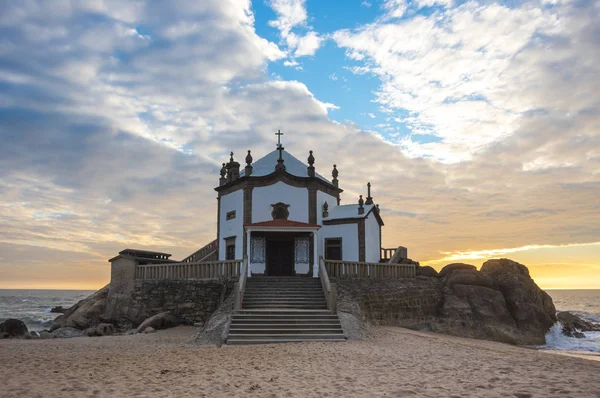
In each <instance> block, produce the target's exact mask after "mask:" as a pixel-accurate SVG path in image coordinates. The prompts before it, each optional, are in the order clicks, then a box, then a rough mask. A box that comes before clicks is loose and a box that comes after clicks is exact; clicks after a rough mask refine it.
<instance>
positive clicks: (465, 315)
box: [433, 271, 520, 344]
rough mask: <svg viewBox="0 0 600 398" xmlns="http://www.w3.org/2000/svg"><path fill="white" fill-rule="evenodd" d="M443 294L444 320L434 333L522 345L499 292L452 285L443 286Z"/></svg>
mask: <svg viewBox="0 0 600 398" xmlns="http://www.w3.org/2000/svg"><path fill="white" fill-rule="evenodd" d="M464 272H465V271H457V273H459V274H460V273H464ZM467 272H468V271H467ZM443 292H444V299H443V303H442V305H441V307H440V314H439V315H441V317H440V318H438V320H437V322H435V325H434V327H433V329H434V330H436V331H438V332H443V333H447V334H451V335H455V336H461V337H471V338H478V339H485V340H494V341H500V342H503V343H510V344H517V343H519V342H520V332H519V329H518V328H517V325H516V323H515V320H514V319H513V318H512V316H511V314H510V312H509V311H508V308H507V307H506V302H505V301H504V296H502V293H501V292H500V291H498V290H495V289H492V288H489V287H486V286H477V285H476V284H469V285H467V284H452V285H444V288H443Z"/></svg>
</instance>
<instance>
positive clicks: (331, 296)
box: [319, 256, 337, 313]
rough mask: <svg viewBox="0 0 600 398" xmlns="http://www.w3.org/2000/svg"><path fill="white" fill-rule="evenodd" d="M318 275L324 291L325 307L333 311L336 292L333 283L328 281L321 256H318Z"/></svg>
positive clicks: (334, 309) (335, 304)
mask: <svg viewBox="0 0 600 398" xmlns="http://www.w3.org/2000/svg"><path fill="white" fill-rule="evenodd" d="M319 277H320V278H321V285H322V286H323V293H325V300H326V301H327V309H328V310H329V311H331V312H334V313H335V311H336V307H337V292H336V290H335V285H332V284H331V282H330V281H329V276H328V275H327V269H326V268H325V260H323V256H319Z"/></svg>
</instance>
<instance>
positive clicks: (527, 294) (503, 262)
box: [480, 258, 556, 345]
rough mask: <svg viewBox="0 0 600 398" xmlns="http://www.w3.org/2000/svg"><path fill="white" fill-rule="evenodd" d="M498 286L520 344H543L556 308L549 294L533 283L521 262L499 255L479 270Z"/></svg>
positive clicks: (553, 319) (553, 320)
mask: <svg viewBox="0 0 600 398" xmlns="http://www.w3.org/2000/svg"><path fill="white" fill-rule="evenodd" d="M480 272H481V273H482V274H483V275H485V276H488V277H490V278H491V279H493V280H494V282H495V283H496V284H497V285H498V288H499V290H500V291H501V292H502V295H503V296H504V300H505V301H506V306H507V308H508V311H509V312H510V314H511V316H512V318H513V319H514V320H515V322H516V324H517V327H518V328H519V331H520V332H521V341H520V343H521V344H536V345H537V344H545V342H546V339H545V336H546V333H547V332H548V330H550V328H551V327H552V325H554V323H556V308H555V307H554V303H553V302H552V298H551V297H550V296H549V295H548V293H546V292H544V291H543V290H542V289H540V288H539V287H538V285H536V284H535V282H534V281H533V279H531V277H530V276H529V270H528V269H527V267H526V266H524V265H523V264H519V263H517V262H515V261H512V260H509V259H506V258H502V259H497V260H488V261H486V262H485V263H483V265H482V267H481V271H480Z"/></svg>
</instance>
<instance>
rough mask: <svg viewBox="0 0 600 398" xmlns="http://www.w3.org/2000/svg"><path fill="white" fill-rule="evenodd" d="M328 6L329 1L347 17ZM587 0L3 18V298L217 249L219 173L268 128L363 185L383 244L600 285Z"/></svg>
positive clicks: (595, 78) (594, 56) (102, 1)
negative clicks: (120, 263) (375, 208)
mask: <svg viewBox="0 0 600 398" xmlns="http://www.w3.org/2000/svg"><path fill="white" fill-rule="evenodd" d="M341 4H343V5H341ZM599 20H600V2H598V1H593V0H587V1H578V0H539V1H507V2H494V1H454V0H414V1H408V0H365V1H360V0H359V1H350V0H349V1H344V2H339V1H317V0H258V1H254V2H251V1H249V0H214V1H211V0H203V1H179V0H171V1H161V2H156V1H142V0H129V1H115V0H90V1H85V2H81V1H76V0H73V1H69V0H45V1H35V0H29V1H24V0H23V1H21V0H15V1H10V2H2V3H1V4H0V288H58V289H60V288H71V289H95V288H99V287H102V286H103V285H105V284H106V283H108V281H109V279H110V264H109V263H108V261H107V260H108V259H109V258H110V257H112V256H114V255H116V253H118V251H120V250H122V249H124V248H126V247H127V248H139V249H149V250H158V251H163V252H169V253H172V254H173V258H175V259H181V258H183V257H185V256H187V255H189V254H191V253H192V252H194V251H195V250H197V249H198V248H200V247H202V246H204V245H205V244H206V243H208V242H210V241H211V240H213V239H214V237H215V234H216V205H217V202H216V193H215V192H214V191H213V188H214V187H215V186H216V185H217V184H218V178H219V169H220V165H221V163H222V162H224V161H227V159H228V154H229V152H230V151H234V152H235V153H236V154H239V155H238V157H239V158H240V160H241V158H242V157H244V155H243V154H245V152H246V151H247V150H248V149H251V150H252V153H253V156H254V158H255V159H258V158H259V157H260V156H262V155H265V154H267V153H268V152H270V151H272V150H273V149H274V147H275V143H276V137H275V135H274V133H275V132H276V131H277V130H278V129H281V130H282V132H283V133H284V134H285V135H284V136H283V142H284V145H285V147H286V150H288V151H289V152H290V153H292V154H294V155H295V156H296V157H298V158H300V159H302V160H304V159H305V158H306V157H307V156H308V151H309V150H313V151H314V156H315V159H316V161H315V167H316V169H317V172H318V173H320V174H322V175H324V176H329V175H330V173H331V167H332V165H333V164H334V163H336V164H337V166H338V170H339V180H340V186H341V187H342V188H343V189H344V193H343V194H342V203H355V202H356V200H357V198H358V195H359V194H365V193H366V183H367V181H370V182H371V184H372V186H373V188H372V193H373V197H374V199H375V202H376V203H379V205H380V208H381V210H382V216H383V219H384V222H385V227H384V229H383V245H384V247H396V246H398V245H402V246H406V247H408V250H409V257H411V258H413V259H415V260H417V261H420V262H421V264H425V265H432V266H434V267H436V268H437V269H440V268H441V267H442V266H443V265H445V264H448V263H452V262H466V263H469V264H473V265H476V266H478V267H479V266H480V265H481V264H482V263H483V262H484V261H486V260H487V259H489V258H501V257H507V258H511V259H513V260H516V261H519V262H522V263H524V264H526V265H527V266H528V267H529V269H530V271H531V274H532V276H533V278H534V279H535V280H536V282H537V283H538V284H539V285H540V286H542V287H543V288H600V199H599V198H600V94H599V93H600V62H598V60H600V25H599V24H598V23H597V22H598V21H599Z"/></svg>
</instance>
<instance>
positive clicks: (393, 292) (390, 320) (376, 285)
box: [331, 277, 442, 328]
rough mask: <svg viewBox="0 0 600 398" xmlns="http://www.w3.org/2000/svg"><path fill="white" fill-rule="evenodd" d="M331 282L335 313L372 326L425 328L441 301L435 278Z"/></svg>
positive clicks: (440, 284) (438, 285)
mask: <svg viewBox="0 0 600 398" xmlns="http://www.w3.org/2000/svg"><path fill="white" fill-rule="evenodd" d="M331 281H332V283H335V284H336V288H337V299H338V311H339V312H345V313H354V315H355V316H356V317H360V318H363V319H364V320H366V321H368V322H369V323H372V324H375V325H394V326H403V327H410V328H426V327H429V325H430V324H431V321H432V319H433V318H434V317H435V315H436V309H437V308H438V306H439V305H440V302H441V301H442V283H441V281H439V280H438V279H437V278H422V277H417V278H407V279H342V278H332V280H331ZM357 305H358V307H359V308H360V313H356V312H357V308H356V306H357Z"/></svg>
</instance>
